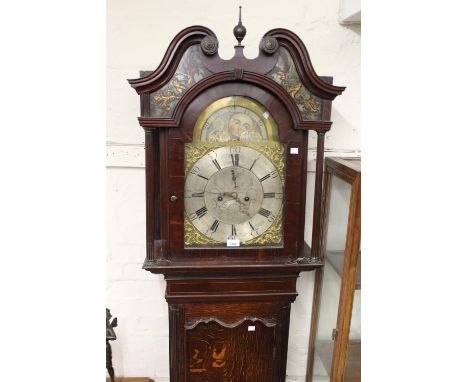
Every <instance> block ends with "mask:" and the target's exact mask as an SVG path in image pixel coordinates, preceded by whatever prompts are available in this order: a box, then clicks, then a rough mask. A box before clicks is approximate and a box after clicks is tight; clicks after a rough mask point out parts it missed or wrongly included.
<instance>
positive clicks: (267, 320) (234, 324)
mask: <svg viewBox="0 0 468 382" xmlns="http://www.w3.org/2000/svg"><path fill="white" fill-rule="evenodd" d="M246 321H250V322H257V321H258V322H261V323H262V324H263V325H265V326H268V327H269V328H272V327H273V326H275V325H276V318H274V317H272V318H260V317H250V316H248V317H244V318H243V319H241V320H239V321H236V322H232V323H227V322H225V321H223V320H221V319H219V318H216V317H208V318H198V319H196V320H195V321H193V322H187V323H186V324H185V329H187V330H192V329H195V328H196V327H197V326H198V325H200V324H208V323H210V322H216V323H217V324H218V325H221V326H222V327H223V328H230V329H232V328H236V327H238V326H239V325H242V324H243V323H244V322H246Z"/></svg>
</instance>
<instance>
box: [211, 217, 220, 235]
mask: <svg viewBox="0 0 468 382" xmlns="http://www.w3.org/2000/svg"><path fill="white" fill-rule="evenodd" d="M218 226H219V221H218V220H215V221H214V222H213V224H212V225H211V228H210V229H211V230H212V231H213V232H216V230H217V229H218Z"/></svg>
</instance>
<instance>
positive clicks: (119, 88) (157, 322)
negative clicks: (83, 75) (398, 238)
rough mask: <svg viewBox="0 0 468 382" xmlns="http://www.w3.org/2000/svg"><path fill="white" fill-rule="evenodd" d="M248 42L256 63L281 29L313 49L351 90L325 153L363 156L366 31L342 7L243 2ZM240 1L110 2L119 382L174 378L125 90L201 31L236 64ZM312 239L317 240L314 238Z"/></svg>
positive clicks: (294, 314) (302, 326) (130, 96)
mask: <svg viewBox="0 0 468 382" xmlns="http://www.w3.org/2000/svg"><path fill="white" fill-rule="evenodd" d="M242 5H243V22H244V25H245V26H246V27H247V36H246V37H245V39H244V41H243V43H244V45H245V46H246V48H245V54H246V56H247V57H249V58H254V57H255V56H256V55H257V51H258V43H259V41H260V39H261V36H262V35H263V34H264V33H265V32H267V31H268V30H270V29H272V28H277V27H283V28H287V29H291V30H292V31H294V32H295V33H297V34H298V35H299V36H300V37H301V39H302V40H303V41H304V43H305V44H306V46H307V48H308V50H309V53H310V56H311V59H312V63H313V65H314V67H315V69H316V71H317V73H318V74H319V75H331V76H333V77H334V82H335V84H337V85H343V86H347V89H346V91H345V92H344V94H343V95H342V96H340V97H338V98H337V99H336V100H335V101H334V103H333V110H332V120H333V121H334V123H333V127H332V130H331V132H330V133H328V134H327V136H326V140H325V149H326V154H327V155H333V156H350V155H351V156H355V155H360V45H361V38H360V25H352V26H343V25H340V24H339V22H338V18H339V0H328V1H322V0H296V1H294V2H292V1H290V2H284V1H279V0H271V1H258V0H257V1H253V0H244V1H242ZM237 7H238V3H237V2H232V1H227V0H222V1H221V0H218V1H216V2H214V1H207V0H197V1H171V2H167V1H160V0H141V1H134V0H133V1H132V0H108V2H107V89H108V90H107V140H108V143H107V204H108V205H107V220H108V224H107V241H108V253H107V307H109V308H110V309H111V312H112V314H113V315H115V316H117V317H118V319H119V326H118V327H117V328H116V333H117V336H118V339H117V341H115V342H114V343H113V352H114V366H115V369H116V374H117V375H119V376H148V377H151V378H155V379H156V381H157V382H167V381H169V378H168V376H169V367H168V365H169V356H168V322H167V304H166V301H165V300H164V290H165V282H164V280H163V278H162V276H154V275H151V274H149V273H148V272H145V271H143V270H142V269H141V265H142V263H143V260H144V257H145V200H144V198H145V193H144V145H143V142H144V135H143V130H142V129H141V128H140V126H139V125H138V122H137V116H139V113H140V110H139V97H138V96H137V95H136V93H135V92H134V90H133V89H131V88H130V86H129V85H128V84H127V82H126V79H127V78H136V77H138V73H139V70H153V69H155V68H156V67H157V66H158V65H159V63H160V61H161V59H162V57H163V55H164V53H165V51H166V49H167V46H168V45H169V43H170V41H171V40H172V38H173V37H174V36H175V35H176V34H177V33H178V32H179V31H180V30H181V29H183V28H185V27H187V26H190V25H194V24H201V25H204V26H207V27H209V28H210V29H212V30H213V31H214V32H215V33H216V35H217V36H218V39H219V41H220V49H219V52H220V55H221V57H223V58H229V57H231V56H232V55H233V48H232V47H233V46H234V44H235V42H236V41H235V40H234V37H233V35H232V28H233V27H234V25H235V24H236V23H237ZM314 143H315V137H314V136H311V137H310V146H311V149H310V151H309V152H310V156H309V159H310V161H309V179H308V199H307V206H308V214H307V225H306V230H305V233H306V238H310V236H311V224H310V223H311V216H312V214H311V213H312V205H313V200H312V199H313V176H314V173H313V172H312V171H313V170H314V166H315V165H314V162H313V159H314V154H315V153H314V150H313V149H312V147H314V146H315V144H314ZM308 240H309V241H310V239H308ZM312 288H313V274H311V273H303V274H302V275H301V277H300V278H299V281H298V291H299V297H298V299H297V300H296V302H295V303H294V304H293V306H292V310H291V328H290V341H289V353H288V369H287V374H288V381H303V380H304V375H305V365H306V359H307V340H308V334H309V319H310V312H311V303H312V301H311V299H312V295H311V292H312Z"/></svg>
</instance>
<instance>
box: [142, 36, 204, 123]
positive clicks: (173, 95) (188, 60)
mask: <svg viewBox="0 0 468 382" xmlns="http://www.w3.org/2000/svg"><path fill="white" fill-rule="evenodd" d="M202 54H203V53H202V52H201V49H200V46H199V45H193V46H191V47H190V48H188V49H187V51H186V52H185V53H184V55H183V56H182V59H181V60H180V62H179V65H178V66H177V69H176V72H175V73H174V75H173V76H172V78H171V79H170V81H169V82H168V83H167V84H166V85H164V86H163V87H162V88H160V89H158V90H157V91H155V92H153V93H151V94H150V107H151V116H152V117H156V118H161V117H163V118H164V117H170V116H171V115H172V112H173V111H174V108H175V107H176V105H177V103H178V102H179V100H180V98H181V97H182V96H183V95H184V94H185V93H186V92H187V90H188V89H189V88H190V87H192V86H193V85H194V84H196V83H197V82H198V81H200V80H202V79H203V78H205V77H207V76H208V75H209V74H210V73H209V72H208V70H207V69H206V68H205V67H204V66H203V64H202V61H201V55H202Z"/></svg>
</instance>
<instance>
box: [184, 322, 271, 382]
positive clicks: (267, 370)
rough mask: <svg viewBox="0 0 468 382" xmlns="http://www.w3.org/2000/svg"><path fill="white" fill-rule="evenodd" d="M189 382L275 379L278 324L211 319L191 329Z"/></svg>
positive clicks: (189, 335) (188, 344)
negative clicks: (225, 322) (232, 323)
mask: <svg viewBox="0 0 468 382" xmlns="http://www.w3.org/2000/svg"><path fill="white" fill-rule="evenodd" d="M186 338H187V353H188V354H187V359H188V365H187V366H188V373H187V381H188V382H234V381H256V382H270V381H272V380H273V376H272V372H273V362H274V352H275V350H274V338H275V328H274V327H272V326H267V325H265V324H264V323H263V322H261V321H244V322H242V323H241V324H239V325H238V326H236V327H225V326H223V325H221V324H220V323H218V322H215V321H210V322H203V323H200V324H198V325H197V326H196V327H195V328H193V329H191V330H187V337H186Z"/></svg>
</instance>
